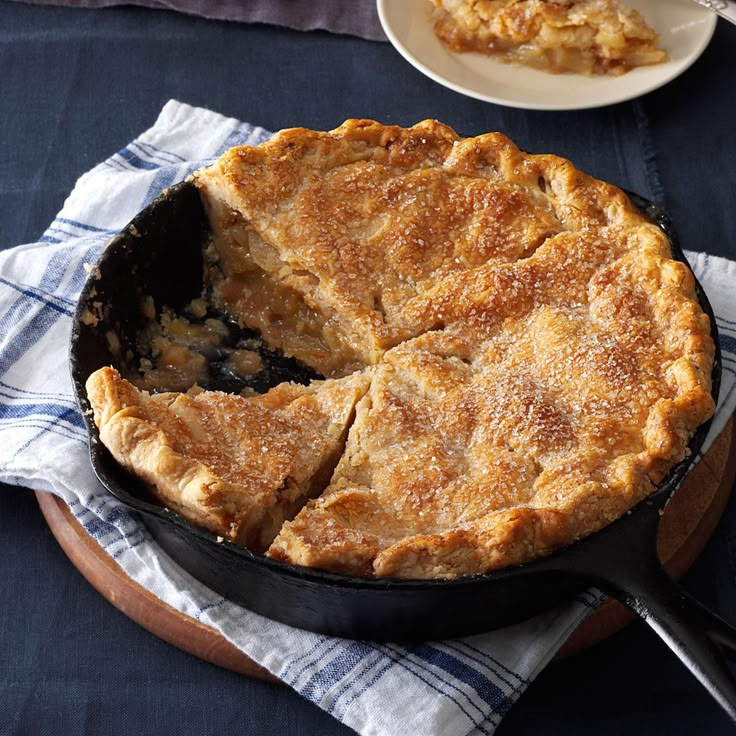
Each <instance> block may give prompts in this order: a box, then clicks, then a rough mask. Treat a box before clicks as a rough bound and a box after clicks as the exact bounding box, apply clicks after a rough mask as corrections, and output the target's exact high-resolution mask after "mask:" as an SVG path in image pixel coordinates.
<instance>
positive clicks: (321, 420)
mask: <svg viewBox="0 0 736 736" xmlns="http://www.w3.org/2000/svg"><path fill="white" fill-rule="evenodd" d="M369 380H370V379H369V377H368V375H366V374H356V375H353V376H348V377H346V378H342V379H337V380H329V381H317V382H314V383H312V384H311V385H310V386H301V385H298V384H293V383H282V384H280V385H279V386H277V387H275V388H273V389H271V390H270V391H269V392H268V393H266V394H263V395H260V396H253V397H249V398H244V397H242V396H238V395H233V394H225V393H221V392H216V391H204V392H202V393H199V394H196V395H191V394H182V393H160V394H149V393H147V392H145V391H139V390H138V389H136V388H135V387H134V386H133V385H132V384H130V383H129V382H128V381H127V380H125V379H124V378H122V377H121V376H120V375H119V374H118V372H117V371H116V370H114V369H113V368H101V369H100V370H98V371H96V372H95V373H93V374H92V375H91V376H90V378H89V379H88V381H87V394H88V396H89V400H90V404H91V406H92V408H93V410H94V419H95V423H96V424H97V426H98V427H99V430H100V439H101V440H102V442H103V443H104V445H105V446H106V447H107V448H108V449H109V450H110V452H111V453H112V455H113V456H114V457H115V459H116V460H117V461H118V462H119V463H120V464H121V465H123V466H124V467H125V468H127V469H128V470H129V471H130V472H132V473H133V474H134V475H135V476H137V477H138V478H139V479H141V480H142V481H143V482H144V483H145V484H146V485H147V486H148V487H149V488H150V490H151V491H152V492H153V493H154V495H155V496H157V497H158V499H159V500H160V501H161V502H162V503H163V504H164V505H165V506H167V507H168V508H171V509H172V510H173V511H176V512H177V513H179V514H181V515H182V516H184V517H185V518H187V519H188V520H190V521H192V522H194V523H195V524H198V525H200V526H202V527H205V528H206V529H209V530H210V531H212V532H214V533H216V534H218V535H220V536H222V537H226V538H228V539H230V540H232V541H234V542H236V543H238V544H243V545H245V546H247V547H249V548H251V549H254V550H264V549H266V548H267V547H268V545H269V544H270V543H271V540H272V539H273V537H274V536H275V535H276V533H277V532H278V530H279V528H280V527H281V525H282V523H283V521H284V519H285V518H291V517H292V516H293V515H294V514H296V512H297V511H298V510H299V508H300V507H301V506H302V504H304V502H305V501H306V500H307V499H308V498H310V497H312V496H314V495H316V494H318V493H319V492H321V491H322V489H323V488H324V487H325V486H326V485H327V483H328V482H329V479H330V476H331V474H332V471H333V469H334V467H335V464H336V463H337V461H338V459H339V457H340V455H341V453H342V451H343V448H344V443H345V436H346V434H347V427H348V426H349V424H350V422H351V421H352V419H353V415H354V407H355V404H356V402H357V401H358V400H359V399H360V398H361V396H362V395H363V394H364V393H365V391H366V390H367V387H368V383H369Z"/></svg>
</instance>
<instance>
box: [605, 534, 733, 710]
mask: <svg viewBox="0 0 736 736" xmlns="http://www.w3.org/2000/svg"><path fill="white" fill-rule="evenodd" d="M646 546H647V548H648V553H644V554H643V555H640V556H639V559H638V564H636V565H635V566H629V565H625V566H622V565H614V566H613V567H612V569H611V570H610V571H608V574H607V575H606V579H600V578H599V579H598V580H596V584H597V585H598V586H599V587H600V588H601V589H603V590H604V591H605V592H606V593H609V594H611V595H613V596H614V597H615V598H618V599H619V600H620V601H622V602H623V603H625V604H626V605H627V606H628V607H629V608H630V609H632V610H633V611H634V612H635V613H637V614H638V615H639V616H640V617H641V618H642V619H643V620H644V621H646V622H647V624H649V626H651V627H652V629H654V630H655V631H656V632H657V634H659V636H660V637H661V638H662V639H663V640H664V641H665V642H666V643H667V645H668V646H669V647H670V649H672V651H673V652H674V653H675V654H676V655H677V656H678V657H679V658H680V660H681V661H682V662H683V663H684V664H685V665H686V666H687V667H688V669H689V670H690V671H691V672H692V673H693V674H694V675H695V677H697V679H698V680H699V681H700V682H701V684H702V685H704V686H705V688H706V689H707V690H708V692H710V694H711V695H712V696H713V697H714V698H715V699H716V700H717V701H718V703H719V705H720V706H721V707H722V708H723V709H724V710H725V711H726V713H727V714H728V715H729V716H730V718H731V720H733V721H734V722H736V679H735V678H734V675H733V673H732V672H731V670H730V669H729V667H728V665H727V663H726V662H725V660H724V658H723V650H727V651H729V652H730V653H732V654H736V628H734V627H733V626H731V625H730V624H729V623H727V622H726V621H724V620H723V619H722V618H720V617H719V616H717V615H716V614H714V613H712V612H711V611H709V610H708V609H707V608H705V606H703V605H701V604H700V603H698V602H697V601H696V600H695V599H694V598H692V597H691V596H690V595H689V594H688V593H686V592H685V591H684V590H683V589H682V588H680V586H679V585H677V583H675V582H674V581H673V580H672V578H670V577H669V575H668V574H667V573H666V572H665V571H664V570H663V568H662V566H661V564H660V562H659V559H658V558H657V556H656V551H654V549H653V545H646ZM641 552H644V550H641Z"/></svg>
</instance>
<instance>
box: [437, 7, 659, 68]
mask: <svg viewBox="0 0 736 736" xmlns="http://www.w3.org/2000/svg"><path fill="white" fill-rule="evenodd" d="M434 2H435V5H437V9H436V11H435V12H436V17H435V24H434V29H435V33H436V34H437V36H438V37H439V38H440V39H441V40H442V41H443V42H444V43H445V44H447V46H448V47H449V48H450V49H452V50H453V51H461V52H462V51H478V52H480V53H484V54H492V55H497V56H499V57H500V58H502V59H504V60H507V61H517V62H519V63H521V64H525V65H527V66H531V67H535V68H537V69H542V70H544V71H549V72H578V73H581V74H612V75H616V74H623V73H624V72H626V71H628V70H629V69H632V68H633V67H637V66H645V65H649V64H659V63H661V62H663V61H666V60H667V58H668V57H667V54H666V53H665V52H664V51H662V50H661V49H659V48H658V47H657V33H656V32H655V31H654V29H652V28H651V26H649V24H648V23H647V22H646V20H645V19H644V17H643V16H642V15H641V14H640V13H639V12H638V11H636V10H634V9H632V8H629V7H627V6H626V5H625V4H624V3H622V2H619V0H434Z"/></svg>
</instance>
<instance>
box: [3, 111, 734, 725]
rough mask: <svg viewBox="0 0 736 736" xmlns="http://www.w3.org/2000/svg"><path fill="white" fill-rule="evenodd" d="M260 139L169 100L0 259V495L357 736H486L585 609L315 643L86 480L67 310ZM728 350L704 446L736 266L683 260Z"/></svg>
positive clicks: (729, 359)
mask: <svg viewBox="0 0 736 736" xmlns="http://www.w3.org/2000/svg"><path fill="white" fill-rule="evenodd" d="M267 137H268V133H267V132H266V131H264V130H262V129H260V128H256V127H253V126H251V125H247V124H244V123H240V122H238V121H237V120H233V119H229V118H225V117H222V116H220V115H217V114H216V113H213V112H210V111H208V110H203V109H199V108H193V107H189V106H187V105H184V104H181V103H179V102H175V101H171V102H169V103H168V104H167V105H166V106H165V107H164V108H163V110H162V112H161V115H160V116H159V118H158V120H157V121H156V123H155V125H154V126H153V127H152V128H151V129H150V130H148V131H146V132H145V133H143V134H142V135H141V136H140V137H139V138H137V139H136V140H135V141H133V142H132V143H130V144H129V145H128V146H126V147H125V148H124V149H123V150H122V151H119V152H118V153H116V154H115V155H113V156H112V157H110V158H109V159H107V160H106V161H104V162H103V163H101V164H100V165H99V166H97V167H96V168H94V169H93V170H92V171H90V172H89V173H87V174H85V175H84V176H82V177H81V179H80V180H79V181H78V183H77V185H76V187H75V188H74V191H73V192H72V193H71V195H70V196H69V198H68V199H67V201H66V203H65V204H64V207H63V209H62V211H61V213H60V214H59V215H58V217H57V218H56V219H55V220H54V222H53V223H52V224H51V225H50V227H49V228H48V229H47V230H46V232H45V233H44V234H43V236H42V237H41V238H40V239H39V241H38V242H37V243H32V244H29V245H24V246H19V247H17V248H14V249H12V250H9V251H5V252H3V253H0V430H1V431H2V442H0V480H2V481H4V482H6V483H14V484H19V485H22V486H25V487H30V488H34V489H40V490H47V491H52V492H53V493H56V494H58V495H59V496H61V497H62V498H64V499H65V501H66V502H67V503H68V504H69V507H70V508H71V510H72V512H73V513H74V515H75V516H76V518H77V519H78V520H79V521H80V522H81V523H82V525H83V526H84V527H85V529H86V530H87V531H88V532H89V534H90V535H91V536H92V537H94V538H95V539H96V540H97V541H98V542H99V544H100V545H101V546H102V547H103V548H104V549H105V550H106V552H107V553H108V554H109V555H110V556H111V557H112V558H114V559H115V560H116V561H117V563H118V564H119V565H120V566H121V568H122V569H123V570H124V571H125V572H126V573H127V574H128V575H129V576H130V577H131V578H133V579H134V580H136V581H138V582H139V583H140V584H141V585H143V586H144V587H145V588H147V589H148V590H149V591H151V592H152V593H153V594H155V595H156V596H158V597H159V598H161V599H162V600H164V601H165V602H166V603H168V604H169V605H171V606H173V607H174V608H176V609H178V610H179V611H181V612H182V613H184V614H187V615H189V616H191V617H193V618H195V619H197V620H198V621H200V622H202V623H204V624H207V625H208V626H211V627H213V628H214V629H217V630H218V631H220V632H222V634H223V635H224V636H225V637H226V638H227V639H229V640H230V641H231V642H232V643H233V644H234V645H235V646H236V647H238V648H239V649H241V650H242V651H243V652H245V653H246V654H247V655H248V656H250V657H251V658H252V659H254V660H255V661H257V662H258V663H260V664H261V665H263V666H264V667H266V668H267V669H268V670H270V671H271V672H272V673H273V674H274V675H276V676H277V677H279V678H281V679H282V680H283V681H284V682H286V683H288V684H289V685H290V686H291V687H293V688H294V689H295V690H296V691H298V692H299V693H301V694H302V695H303V696H304V697H306V698H309V699H310V700H312V701H313V702H315V703H316V704H317V705H319V706H320V707H321V708H323V709H324V710H326V711H327V712H328V713H331V714H332V715H333V716H335V717H336V718H338V719H340V720H341V721H342V722H343V723H345V724H347V725H348V726H350V727H352V728H354V729H355V730H357V731H359V732H360V733H361V734H365V735H366V736H368V735H369V734H371V735H374V734H375V735H378V734H382V735H384V736H385V735H387V734H406V733H418V734H428V735H431V734H443V736H464V735H465V734H490V733H492V732H493V731H494V729H495V728H496V726H497V725H498V723H499V722H500V720H501V719H502V718H503V716H504V714H505V713H506V712H507V711H508V709H509V708H510V706H511V705H512V704H513V702H514V701H515V700H516V699H517V698H518V697H519V695H520V694H521V693H522V692H523V691H524V689H525V688H526V686H527V685H528V684H529V682H530V681H531V680H532V679H533V678H534V677H535V675H536V674H537V673H538V672H539V671H540V670H541V669H542V668H543V667H544V666H545V665H546V664H547V662H548V661H549V660H550V658H551V657H552V656H553V655H554V653H555V652H556V651H557V649H558V648H559V647H560V645H561V644H562V643H563V642H564V641H565V639H566V638H567V637H568V636H569V634H570V633H571V632H572V631H573V630H574V629H575V628H576V626H577V625H578V624H579V623H580V622H581V621H582V620H583V619H584V618H585V616H586V614H587V613H588V612H589V611H590V610H591V608H592V607H593V605H594V604H595V602H596V600H595V598H596V597H595V594H593V593H585V594H583V595H581V596H579V597H578V599H577V600H573V601H571V602H570V603H569V604H568V605H566V606H564V607H562V608H560V609H558V610H555V611H553V612H550V613H547V614H545V615H543V616H539V617H537V618H535V619H532V620H530V621H526V622H524V623H521V624H519V625H517V626H513V627H510V628H507V629H504V630H501V631H496V632H492V633H489V634H484V635H481V636H474V637H469V638H465V639H459V640H454V641H441V642H429V643H424V644H420V645H416V646H409V647H406V646H399V645H397V644H374V643H368V642H359V641H347V640H341V639H335V638H330V637H327V636H319V635H316V634H311V633H307V632H304V631H299V630H296V629H292V628H290V627H288V626H285V625H283V624H279V623H275V622H273V621H269V620H266V619H264V618H262V617H260V616H258V615H256V614H253V613H251V612H249V611H246V610H244V609H242V608H240V607H238V606H236V605H233V604H232V603H230V602H228V601H226V600H223V598H222V597H220V596H218V595H216V594H214V593H213V592H212V591H210V590H208V589H207V588H205V587H204V586H203V585H201V584H200V583H198V582H197V581H196V580H194V579H193V578H192V577H191V576H189V575H188V574H187V573H185V572H183V571H182V570H181V569H179V568H178V567H177V565H175V564H174V563H173V562H172V561H171V560H170V559H169V558H168V557H167V556H166V555H165V554H163V553H162V552H161V551H160V550H159V548H158V547H157V545H156V543H155V542H154V541H153V540H152V538H151V536H150V534H149V533H148V531H147V530H146V528H145V526H143V524H142V523H141V522H140V520H139V519H138V517H137V516H136V515H135V514H133V513H131V512H129V511H128V510H127V509H126V508H125V507H124V506H122V505H121V504H119V503H118V502H117V501H116V500H115V499H114V498H112V497H111V496H110V495H109V494H108V493H107V492H106V491H105V490H104V489H103V488H102V487H101V486H100V484H99V483H98V481H97V480H96V478H95V476H94V475H93V473H92V470H91V467H90V463H89V459H88V454H87V440H86V435H85V431H84V425H83V422H82V417H81V416H80V413H79V411H78V409H77V407H76V405H75V402H74V398H73V396H72V388H71V382H70V378H69V368H68V344H69V337H70V330H71V324H72V315H73V312H74V307H75V302H76V300H77V298H78V295H79V292H80V289H81V287H82V284H83V282H84V280H85V278H86V271H85V265H86V264H89V263H92V262H94V261H95V260H96V259H97V258H98V257H99V255H100V253H101V252H102V250H103V248H104V247H105V243H106V242H107V240H108V239H109V238H110V236H111V235H112V234H113V233H115V232H116V231H118V230H120V229H122V228H123V227H124V226H125V225H126V223H127V222H128V221H129V220H130V219H131V218H132V217H133V216H134V215H135V214H136V213H137V212H138V211H139V210H140V209H142V208H143V207H144V206H145V205H146V204H148V203H149V202H150V201H151V200H152V199H153V198H154V197H155V196H156V195H157V194H158V193H159V192H160V191H161V190H162V189H163V188H164V187H167V186H169V185H171V184H173V183H175V182H177V181H179V180H181V179H183V178H184V177H186V176H187V175H188V174H190V173H191V172H192V171H193V170H194V169H196V168H198V167H199V166H201V165H203V164H205V163H207V162H208V161H209V160H211V159H212V158H213V157H215V156H217V155H219V154H220V153H221V152H223V151H224V150H226V149H227V148H229V147H230V146H233V145H237V144H256V143H259V142H261V141H263V140H265V139H266V138H267ZM689 257H690V259H691V263H692V265H693V267H694V269H695V272H696V274H697V275H698V277H699V278H700V279H701V281H702V282H703V284H704V285H705V288H706V291H707V292H708V294H709V296H710V298H711V300H712V302H713V305H714V308H715V311H716V314H717V315H718V321H719V326H720V329H721V336H722V338H721V339H722V347H723V351H724V355H723V358H724V362H723V377H724V382H723V389H722V393H721V401H720V405H719V410H718V414H717V418H716V421H715V424H714V427H713V430H712V433H711V437H712V436H715V435H716V434H717V433H718V432H719V431H720V429H721V428H722V427H723V425H724V423H725V421H726V418H727V417H728V416H729V415H730V414H731V413H732V412H733V411H734V406H735V405H736V395H735V392H734V385H735V378H736V292H734V290H733V288H732V285H733V284H734V283H736V263H732V262H729V261H725V260H723V259H717V258H712V257H710V258H709V257H708V256H706V255H703V254H689Z"/></svg>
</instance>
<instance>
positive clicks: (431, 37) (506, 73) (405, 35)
mask: <svg viewBox="0 0 736 736" xmlns="http://www.w3.org/2000/svg"><path fill="white" fill-rule="evenodd" d="M627 4H628V5H630V6H631V7H634V8H636V9H637V10H639V11H640V12H641V13H642V14H643V15H644V17H645V18H646V19H647V21H648V22H649V24H650V25H651V26H652V27H654V28H655V29H656V30H657V32H658V33H659V36H660V43H661V47H662V48H663V49H664V50H665V51H666V52H667V53H668V54H669V56H670V61H667V62H665V63H663V64H655V65H654V66H646V67H639V68H637V69H632V70H631V71H630V72H628V73H626V74H623V75H621V76H619V77H608V76H594V77H586V76H584V75H581V74H549V73H547V72H542V71H538V70H536V69H530V68H527V67H523V66H520V65H518V64H504V63H503V62H502V61H499V60H497V59H495V58H493V57H489V56H485V55H484V54H476V53H463V54H458V53H454V52H452V51H450V50H449V49H448V48H447V47H446V46H444V45H443V44H442V42H441V41H440V40H439V39H438V38H437V36H435V34H434V30H433V27H432V10H433V7H434V5H433V4H432V3H431V2H430V0H377V6H378V16H379V18H380V19H381V24H382V25H383V29H384V31H385V32H386V35H387V36H388V37H389V40H390V41H391V43H392V44H393V45H394V46H395V48H396V49H397V50H398V52H399V53H400V54H401V55H402V56H403V57H404V58H405V59H406V60H407V61H408V62H409V63H410V64H412V65H413V66H415V67H416V68H417V69H419V71H421V72H423V73H424V74H426V75H427V76H428V77H430V78H431V79H434V80H435V82H439V83H440V84H443V85H444V86H445V87H449V88H450V89H454V90H455V91H456V92H460V93H462V94H465V95H469V96H470V97H475V98H477V99H479V100H485V101H486V102H495V103H497V104H499V105H507V106H508V107H522V108H527V109H531V110H580V109H583V108H589V107H601V106H603V105H610V104H612V103H614V102H623V101H624V100H630V99H632V98H634V97H639V96H640V95H643V94H645V93H646V92H651V90H653V89H657V87H661V86H662V85H663V84H666V83H667V82H669V81H670V80H672V79H674V78H675V77H676V76H678V75H679V74H682V72H684V71H685V70H686V69H687V68H688V67H689V66H690V65H691V64H692V63H693V62H694V61H695V60H696V59H697V58H698V57H699V56H700V54H702V53H703V51H704V50H705V47H706V46H707V45H708V42H709V41H710V39H711V37H712V36H713V31H714V30H715V27H716V21H717V17H716V16H715V15H714V14H713V13H711V12H710V11H708V10H706V9H705V8H702V7H700V6H699V5H696V4H695V3H693V2H690V0H628V2H627Z"/></svg>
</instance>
